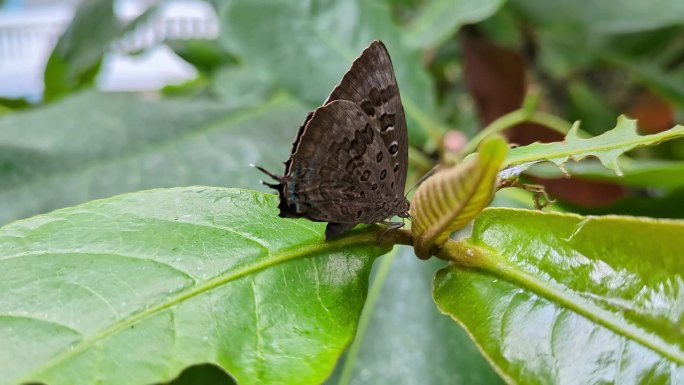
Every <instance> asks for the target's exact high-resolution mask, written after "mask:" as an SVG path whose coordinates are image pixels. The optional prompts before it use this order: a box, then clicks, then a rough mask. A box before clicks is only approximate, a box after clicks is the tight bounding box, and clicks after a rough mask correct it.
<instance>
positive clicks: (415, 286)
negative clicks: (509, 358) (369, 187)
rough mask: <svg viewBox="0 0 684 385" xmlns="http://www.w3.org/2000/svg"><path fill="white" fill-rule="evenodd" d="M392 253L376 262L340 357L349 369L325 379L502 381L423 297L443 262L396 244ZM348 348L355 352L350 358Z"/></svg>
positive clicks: (359, 384)
mask: <svg viewBox="0 0 684 385" xmlns="http://www.w3.org/2000/svg"><path fill="white" fill-rule="evenodd" d="M395 250H396V249H395ZM393 254H394V253H392V254H390V255H386V256H384V257H383V258H382V260H379V261H378V263H376V264H375V266H374V270H375V275H374V276H373V279H372V281H371V289H370V291H369V294H368V299H367V300H366V305H365V307H364V310H363V315H362V318H361V319H362V321H361V322H360V323H359V331H358V333H357V336H356V340H355V341H354V344H353V345H352V347H351V348H350V349H349V354H348V355H347V356H346V358H345V360H344V361H343V365H344V367H345V372H347V373H345V374H343V375H342V377H341V378H339V379H335V378H331V379H330V380H329V381H328V382H327V383H328V384H330V385H346V384H354V385H363V384H372V385H383V384H388V385H390V384H391V385H394V384H450V385H461V384H464V385H465V384H468V385H476V384H483V385H484V384H487V385H493V384H500V383H502V381H501V378H500V377H499V376H498V375H497V374H496V372H495V371H494V370H493V369H492V367H491V366H490V365H489V364H488V363H487V361H486V360H485V359H484V358H483V357H482V355H481V354H480V352H479V351H478V350H477V347H476V346H475V345H474V343H473V342H472V341H471V340H470V338H469V337H468V335H467V334H466V333H465V332H464V331H463V329H461V328H460V327H458V326H457V325H454V324H453V322H451V320H450V319H449V318H448V317H445V316H444V315H442V314H440V313H439V311H437V309H436V308H435V306H434V304H433V303H432V302H431V301H426V299H427V298H429V297H430V292H431V285H430V282H431V278H432V276H433V275H434V274H435V270H436V269H438V268H439V267H442V266H444V262H443V261H440V260H437V259H432V260H429V261H419V260H418V259H416V256H415V255H414V253H413V250H412V249H411V248H409V247H401V248H398V253H396V256H394V255H393ZM374 292H377V293H376V294H377V297H376V298H373V295H374ZM364 318H367V324H366V325H364V321H363V320H364ZM364 326H365V329H364ZM357 345H358V346H357ZM355 349H356V351H355ZM354 351H355V352H354ZM352 352H354V356H353V357H350V355H351V353H352ZM426 352H429V354H425V353H426ZM335 380H338V381H335Z"/></svg>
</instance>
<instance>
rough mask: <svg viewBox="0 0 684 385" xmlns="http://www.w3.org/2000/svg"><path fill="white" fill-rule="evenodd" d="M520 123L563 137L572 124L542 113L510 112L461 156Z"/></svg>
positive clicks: (465, 148) (483, 132) (471, 141)
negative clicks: (530, 124) (536, 126)
mask: <svg viewBox="0 0 684 385" xmlns="http://www.w3.org/2000/svg"><path fill="white" fill-rule="evenodd" d="M520 123H536V124H539V125H542V126H545V127H548V128H550V129H552V130H554V131H556V132H558V133H561V134H563V135H565V134H567V133H568V131H569V130H570V127H571V125H570V123H568V122H567V121H565V120H563V119H561V118H559V117H557V116H555V115H551V114H548V113H546V112H542V111H529V110H527V109H525V108H521V109H519V110H515V111H513V112H509V113H508V114H506V115H503V116H501V117H499V118H498V119H496V120H495V121H493V122H491V123H490V124H489V125H488V126H487V127H485V128H484V129H483V130H482V131H480V132H479V133H478V134H477V135H475V137H474V138H473V139H471V140H470V141H469V142H468V144H466V146H465V147H464V148H463V150H462V151H461V155H462V156H465V155H468V154H470V153H471V152H474V151H475V149H477V146H478V145H479V144H480V142H481V141H482V139H484V138H485V137H487V136H489V135H491V134H494V133H497V132H501V131H504V130H507V129H509V128H511V127H513V126H516V125H518V124H520Z"/></svg>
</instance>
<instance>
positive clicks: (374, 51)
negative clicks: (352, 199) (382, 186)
mask: <svg viewBox="0 0 684 385" xmlns="http://www.w3.org/2000/svg"><path fill="white" fill-rule="evenodd" d="M335 100H349V101H352V102H354V103H356V104H357V105H358V106H359V107H361V110H362V111H363V112H364V113H365V114H366V115H367V116H368V119H369V121H370V123H371V126H372V127H373V128H374V129H375V130H376V132H378V133H380V137H381V138H382V141H383V143H384V145H385V148H386V149H387V151H388V152H389V153H390V154H392V155H393V160H392V165H391V168H392V172H393V174H394V175H395V176H396V183H395V187H394V189H395V191H396V192H398V193H399V194H400V195H403V194H404V189H405V187H406V171H407V170H406V168H407V167H408V134H407V132H406V116H405V114H404V107H403V106H402V104H401V97H400V95H399V86H398V85H397V79H396V78H395V76H394V68H393V67H392V60H391V59H390V56H389V53H388V52H387V48H386V47H385V45H384V44H383V43H382V42H381V41H379V40H375V41H373V42H372V43H371V44H370V45H369V46H368V48H366V49H365V50H364V51H363V52H362V53H361V55H360V56H359V57H358V58H357V59H356V60H355V61H354V63H352V66H351V68H350V69H349V71H347V73H346V74H345V75H344V77H343V78H342V81H340V83H339V84H338V85H337V86H336V87H335V89H334V90H333V91H332V93H331V94H330V96H329V97H328V99H327V100H326V102H325V103H324V105H327V104H328V103H331V102H332V101H335Z"/></svg>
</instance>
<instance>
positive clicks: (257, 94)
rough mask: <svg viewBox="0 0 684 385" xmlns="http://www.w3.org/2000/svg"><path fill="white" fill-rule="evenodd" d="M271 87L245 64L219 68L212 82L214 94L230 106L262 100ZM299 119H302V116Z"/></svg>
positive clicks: (268, 82) (266, 80) (260, 75)
mask: <svg viewBox="0 0 684 385" xmlns="http://www.w3.org/2000/svg"><path fill="white" fill-rule="evenodd" d="M272 88H273V87H272V85H271V83H270V80H269V79H267V78H266V77H265V76H264V75H263V74H259V73H258V72H256V71H254V70H252V69H251V68H249V67H247V66H231V67H223V68H220V69H219V70H217V71H216V74H215V75H214V79H213V84H212V89H213V91H214V92H215V93H216V95H217V96H218V97H219V98H220V99H221V100H224V101H225V102H226V103H228V104H229V105H231V106H250V105H256V104H257V103H260V102H263V101H265V100H267V96H268V95H269V94H270V93H271V92H272V91H273V90H272ZM301 120H302V121H304V119H303V118H302V119H301ZM293 138H294V136H293ZM293 140H294V139H293Z"/></svg>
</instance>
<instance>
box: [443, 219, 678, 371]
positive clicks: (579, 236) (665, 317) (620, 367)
mask: <svg viewBox="0 0 684 385" xmlns="http://www.w3.org/2000/svg"><path fill="white" fill-rule="evenodd" d="M682 234H684V222H681V221H667V220H655V219H649V218H637V217H619V216H607V217H580V216H577V215H571V214H558V213H554V214H549V213H541V212H534V211H529V210H518V209H487V210H485V211H484V212H483V213H482V215H481V216H480V217H479V218H478V219H477V220H476V221H475V225H474V228H473V233H472V236H471V237H470V239H468V240H465V241H463V242H462V247H464V248H470V251H469V252H466V254H467V255H465V256H463V257H464V258H471V259H470V260H471V261H473V259H472V258H473V257H474V256H475V255H477V254H478V252H477V251H478V250H479V255H480V257H482V258H483V259H482V260H481V261H485V262H480V263H475V265H478V266H480V269H477V270H476V269H473V268H472V267H471V268H459V267H458V266H456V265H453V266H450V267H448V268H445V269H442V270H440V271H439V272H438V274H437V276H436V278H435V282H434V297H435V300H436V301H437V304H438V306H439V308H440V309H441V310H442V311H443V312H445V313H447V314H449V315H451V316H452V317H453V318H454V319H455V320H456V321H457V322H458V323H460V324H461V325H463V326H464V327H465V328H466V329H467V330H468V332H469V333H470V334H471V335H472V336H473V338H474V339H475V340H476V341H477V343H478V344H479V345H480V347H481V349H482V350H483V352H484V353H485V354H486V355H487V357H488V358H489V360H490V361H491V362H492V364H494V365H495V366H496V367H497V368H498V370H499V371H500V372H501V373H502V374H503V375H504V376H505V377H506V378H508V379H509V381H510V382H512V383H525V384H549V383H572V384H588V383H599V382H606V383H621V384H625V383H629V384H635V383H638V384H673V383H680V382H681V379H682V378H683V377H682V376H684V328H683V325H684V323H683V322H684V307H683V306H682V304H684V297H683V296H684V291H683V290H682V287H684V259H682V258H681V253H682V250H684V237H682ZM476 259H477V258H476Z"/></svg>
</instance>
